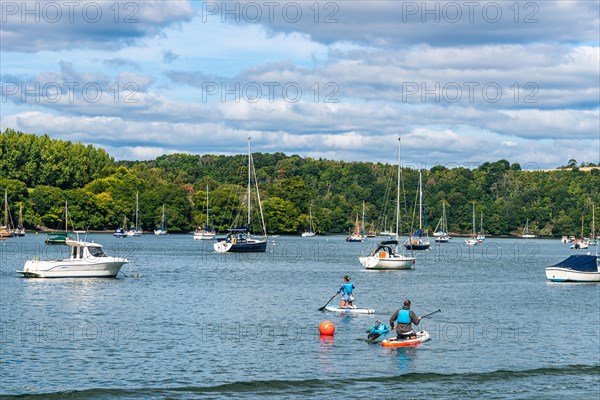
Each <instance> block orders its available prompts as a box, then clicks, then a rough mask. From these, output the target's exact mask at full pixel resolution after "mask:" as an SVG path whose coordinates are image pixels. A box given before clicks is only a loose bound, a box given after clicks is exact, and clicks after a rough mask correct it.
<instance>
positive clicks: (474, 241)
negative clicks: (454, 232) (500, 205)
mask: <svg viewBox="0 0 600 400" xmlns="http://www.w3.org/2000/svg"><path fill="white" fill-rule="evenodd" d="M465 243H466V244H467V246H476V245H477V244H478V243H479V241H478V240H477V234H476V233H475V202H473V232H472V233H471V237H470V238H469V239H465Z"/></svg>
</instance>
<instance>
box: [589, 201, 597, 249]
mask: <svg viewBox="0 0 600 400" xmlns="http://www.w3.org/2000/svg"><path fill="white" fill-rule="evenodd" d="M595 208H596V206H595V205H594V203H592V233H591V234H590V240H588V244H591V245H592V246H596V245H598V236H596V210H595Z"/></svg>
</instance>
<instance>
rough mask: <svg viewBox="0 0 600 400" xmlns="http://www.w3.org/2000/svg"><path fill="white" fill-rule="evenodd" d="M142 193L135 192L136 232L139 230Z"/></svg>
mask: <svg viewBox="0 0 600 400" xmlns="http://www.w3.org/2000/svg"><path fill="white" fill-rule="evenodd" d="M139 194H140V192H139V191H137V192H135V230H136V231H137V229H138V214H139V212H140V206H139V198H138V196H139Z"/></svg>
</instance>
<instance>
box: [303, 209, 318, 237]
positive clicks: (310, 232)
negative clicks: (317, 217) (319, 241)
mask: <svg viewBox="0 0 600 400" xmlns="http://www.w3.org/2000/svg"><path fill="white" fill-rule="evenodd" d="M315 235H316V234H315V226H314V224H313V216H312V206H310V207H309V208H308V230H307V231H305V232H302V237H314V236H315Z"/></svg>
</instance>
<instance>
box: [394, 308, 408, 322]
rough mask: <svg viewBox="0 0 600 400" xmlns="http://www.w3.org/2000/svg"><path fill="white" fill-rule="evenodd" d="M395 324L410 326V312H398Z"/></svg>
mask: <svg viewBox="0 0 600 400" xmlns="http://www.w3.org/2000/svg"><path fill="white" fill-rule="evenodd" d="M396 322H398V323H399V324H410V323H411V322H412V321H411V319H410V310H404V309H402V310H400V312H399V313H398V318H396Z"/></svg>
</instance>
